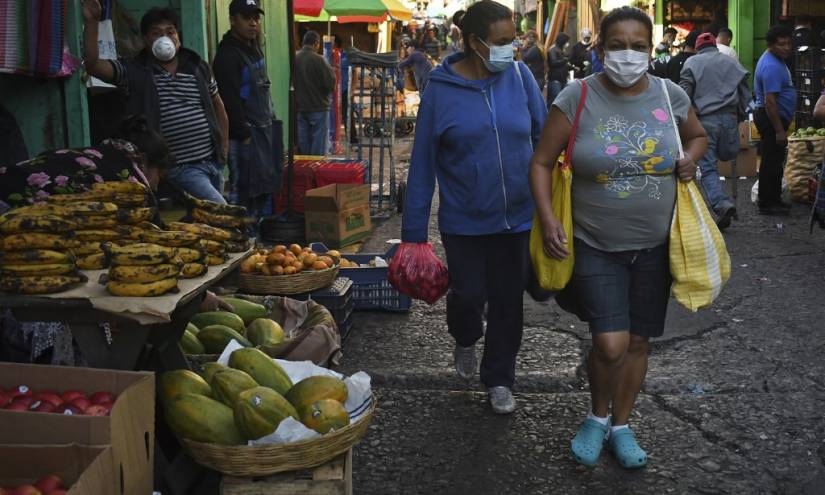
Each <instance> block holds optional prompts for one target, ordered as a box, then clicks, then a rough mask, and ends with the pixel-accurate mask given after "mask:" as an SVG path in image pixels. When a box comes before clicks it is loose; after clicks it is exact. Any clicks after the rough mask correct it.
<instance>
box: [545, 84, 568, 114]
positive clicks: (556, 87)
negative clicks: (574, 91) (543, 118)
mask: <svg viewBox="0 0 825 495" xmlns="http://www.w3.org/2000/svg"><path fill="white" fill-rule="evenodd" d="M565 86H567V83H563V82H561V81H547V108H548V109H549V108H550V106H551V105H552V104H553V101H554V100H555V99H556V97H557V96H558V95H559V93H561V90H563V89H564V87H565Z"/></svg>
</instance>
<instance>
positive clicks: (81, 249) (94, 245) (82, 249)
mask: <svg viewBox="0 0 825 495" xmlns="http://www.w3.org/2000/svg"><path fill="white" fill-rule="evenodd" d="M100 244H101V243H100V242H81V243H79V245H78V246H77V247H73V248H72V249H71V251H72V254H73V255H75V256H89V255H90V254H97V253H100V252H102V251H103V250H102V249H101V248H100Z"/></svg>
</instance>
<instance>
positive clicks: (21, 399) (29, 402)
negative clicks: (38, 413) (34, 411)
mask: <svg viewBox="0 0 825 495" xmlns="http://www.w3.org/2000/svg"><path fill="white" fill-rule="evenodd" d="M11 403H12V404H23V405H25V406H26V408H27V409H28V408H29V407H31V405H32V404H33V403H34V398H32V397H17V398H16V399H13V400H12V401H11Z"/></svg>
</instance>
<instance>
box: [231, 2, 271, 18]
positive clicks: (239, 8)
mask: <svg viewBox="0 0 825 495" xmlns="http://www.w3.org/2000/svg"><path fill="white" fill-rule="evenodd" d="M263 13H264V10H263V9H262V8H261V6H260V2H259V0H232V3H230V4H229V15H236V14H244V15H252V14H263Z"/></svg>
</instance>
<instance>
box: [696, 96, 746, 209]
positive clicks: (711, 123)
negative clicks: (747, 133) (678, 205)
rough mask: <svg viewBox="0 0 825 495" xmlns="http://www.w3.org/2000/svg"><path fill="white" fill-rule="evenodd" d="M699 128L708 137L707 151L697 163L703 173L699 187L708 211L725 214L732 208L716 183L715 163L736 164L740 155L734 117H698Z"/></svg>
mask: <svg viewBox="0 0 825 495" xmlns="http://www.w3.org/2000/svg"><path fill="white" fill-rule="evenodd" d="M699 122H701V124H702V127H704V128H705V132H706V133H707V135H708V149H707V151H706V152H705V155H704V156H703V157H702V158H701V159H700V160H699V170H701V171H702V188H703V189H704V190H705V196H706V197H707V199H708V203H710V206H711V208H713V210H714V211H715V212H716V213H717V214H721V213H724V211H725V210H727V209H728V208H730V207H732V206H733V202H732V201H731V200H730V197H728V194H727V193H726V192H725V189H724V188H723V187H722V183H721V182H720V181H719V170H718V168H717V164H716V161H717V160H722V161H726V160H732V161H734V162H735V161H736V155H737V153H739V127H738V122H737V119H736V115H733V114H732V113H724V112H719V113H714V114H710V115H703V116H701V117H699Z"/></svg>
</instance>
